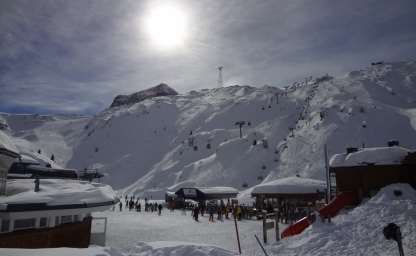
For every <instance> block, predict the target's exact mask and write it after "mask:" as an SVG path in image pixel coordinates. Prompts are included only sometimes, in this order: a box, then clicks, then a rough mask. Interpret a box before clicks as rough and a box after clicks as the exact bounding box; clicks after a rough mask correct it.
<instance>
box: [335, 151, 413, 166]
mask: <svg viewBox="0 0 416 256" xmlns="http://www.w3.org/2000/svg"><path fill="white" fill-rule="evenodd" d="M411 152H412V151H411V150H409V149H406V148H403V147H397V146H394V147H377V148H363V149H360V150H359V151H357V152H353V153H350V154H347V153H343V154H336V155H334V156H333V157H332V158H331V160H330V161H329V164H330V166H331V167H341V166H357V165H368V164H376V165H394V164H400V163H401V161H402V160H403V159H404V158H405V157H406V156H407V155H408V154H409V153H411Z"/></svg>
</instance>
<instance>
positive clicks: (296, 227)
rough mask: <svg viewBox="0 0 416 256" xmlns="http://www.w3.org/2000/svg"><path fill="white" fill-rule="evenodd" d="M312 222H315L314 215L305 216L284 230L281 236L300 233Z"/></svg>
mask: <svg viewBox="0 0 416 256" xmlns="http://www.w3.org/2000/svg"><path fill="white" fill-rule="evenodd" d="M312 223H313V221H312V217H310V216H308V217H304V218H302V219H300V220H298V221H296V222H295V223H293V224H292V225H290V226H289V227H287V228H286V229H285V230H283V232H282V235H281V237H282V238H285V237H289V236H294V235H297V234H300V233H302V231H303V230H305V229H306V228H307V227H309V226H310V225H311V224H312Z"/></svg>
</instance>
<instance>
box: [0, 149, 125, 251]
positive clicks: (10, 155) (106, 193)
mask: <svg viewBox="0 0 416 256" xmlns="http://www.w3.org/2000/svg"><path fill="white" fill-rule="evenodd" d="M18 157H19V154H17V153H15V152H14V151H12V150H9V149H7V148H6V147H4V146H3V145H2V144H1V143H0V181H1V183H0V185H1V186H0V247H3V248H49V247H79V248H82V247H88V246H89V245H90V243H91V242H93V243H96V244H101V245H103V243H104V242H105V231H104V232H102V233H99V234H91V225H92V222H93V220H94V219H93V218H92V217H91V213H93V212H96V211H103V210H107V209H109V208H110V207H112V205H113V204H115V203H117V201H118V199H117V198H116V197H115V193H114V191H113V190H112V189H111V187H110V186H107V185H103V184H99V183H89V182H87V181H80V180H77V179H60V178H45V179H43V178H42V179H39V178H37V179H33V178H22V177H21V178H19V179H10V178H9V179H8V178H7V177H8V176H7V174H8V170H9V168H10V166H11V165H12V164H13V162H14V161H16V159H17V158H18ZM17 161H18V160H17ZM37 170H38V169H37ZM58 176H59V175H58ZM94 235H96V236H94Z"/></svg>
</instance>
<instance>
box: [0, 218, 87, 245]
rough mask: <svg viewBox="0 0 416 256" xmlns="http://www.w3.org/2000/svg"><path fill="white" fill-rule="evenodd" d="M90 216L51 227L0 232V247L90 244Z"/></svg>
mask: <svg viewBox="0 0 416 256" xmlns="http://www.w3.org/2000/svg"><path fill="white" fill-rule="evenodd" d="M90 236H91V217H86V218H84V220H83V221H82V222H75V223H68V224H62V225H59V226H57V227H53V228H44V229H28V230H20V231H14V232H11V233H4V234H0V247H1V248H52V247H75V248H86V247H88V246H89V244H90Z"/></svg>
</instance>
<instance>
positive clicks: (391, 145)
mask: <svg viewBox="0 0 416 256" xmlns="http://www.w3.org/2000/svg"><path fill="white" fill-rule="evenodd" d="M387 146H389V147H394V146H399V141H398V140H389V141H388V142H387Z"/></svg>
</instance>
